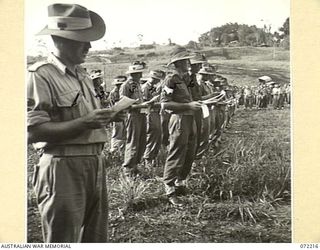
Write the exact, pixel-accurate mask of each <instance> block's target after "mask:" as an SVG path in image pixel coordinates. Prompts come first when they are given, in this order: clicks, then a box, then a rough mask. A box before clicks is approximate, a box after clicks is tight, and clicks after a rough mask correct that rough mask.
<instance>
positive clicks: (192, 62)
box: [190, 60, 207, 64]
mask: <svg viewBox="0 0 320 250" xmlns="http://www.w3.org/2000/svg"><path fill="white" fill-rule="evenodd" d="M206 62H207V61H192V60H191V61H190V64H202V63H206Z"/></svg>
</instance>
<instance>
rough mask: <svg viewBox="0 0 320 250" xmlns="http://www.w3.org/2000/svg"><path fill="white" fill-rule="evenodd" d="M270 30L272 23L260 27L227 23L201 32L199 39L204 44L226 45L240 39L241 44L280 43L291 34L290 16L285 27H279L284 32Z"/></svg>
mask: <svg viewBox="0 0 320 250" xmlns="http://www.w3.org/2000/svg"><path fill="white" fill-rule="evenodd" d="M270 30H271V26H270V25H269V26H268V27H267V26H266V25H264V27H263V28H258V27H257V26H256V25H251V26H249V25H247V24H238V23H227V24H224V25H222V26H219V27H214V28H212V29H211V30H210V31H208V32H205V33H203V34H201V35H200V37H199V38H198V40H199V43H200V44H201V45H202V46H225V45H228V44H229V43H230V42H233V41H238V43H239V46H258V45H261V44H267V45H269V46H273V44H274V41H276V42H277V43H279V42H280V39H283V38H284V37H286V36H289V18H287V19H286V22H285V23H284V24H283V27H281V28H279V31H280V32H283V34H281V35H280V34H279V33H278V32H275V33H274V34H271V32H270Z"/></svg>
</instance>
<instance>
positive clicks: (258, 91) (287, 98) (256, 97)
mask: <svg viewBox="0 0 320 250" xmlns="http://www.w3.org/2000/svg"><path fill="white" fill-rule="evenodd" d="M265 79H268V80H269V79H270V80H269V81H268V82H266V81H265ZM290 92H291V87H290V83H287V84H282V85H280V84H279V83H275V82H273V81H271V78H270V77H267V76H263V77H260V78H259V84H258V85H257V86H251V87H249V86H244V87H242V88H240V91H238V96H237V97H238V98H237V99H238V105H244V107H245V108H246V109H252V108H253V107H256V108H257V109H266V108H267V107H268V105H272V107H273V108H274V109H284V107H285V104H286V105H290V102H291V93H290Z"/></svg>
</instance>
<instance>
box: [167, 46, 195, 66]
mask: <svg viewBox="0 0 320 250" xmlns="http://www.w3.org/2000/svg"><path fill="white" fill-rule="evenodd" d="M170 56H171V58H170V62H169V63H168V64H167V66H169V65H170V64H172V63H174V62H176V61H181V60H185V59H190V58H192V55H190V53H189V51H187V49H186V48H185V47H182V46H177V47H175V48H174V49H173V50H172V51H171V53H170Z"/></svg>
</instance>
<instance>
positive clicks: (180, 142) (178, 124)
mask: <svg viewBox="0 0 320 250" xmlns="http://www.w3.org/2000/svg"><path fill="white" fill-rule="evenodd" d="M169 141H170V144H169V148H168V154H167V159H166V163H165V166H164V173H163V181H164V184H165V185H166V186H171V187H173V186H174V183H175V182H176V181H183V180H185V179H186V178H187V176H188V174H189V173H190V170H191V167H192V163H193V161H194V159H195V154H196V124H195V121H194V117H193V116H192V115H181V114H172V115H171V117H170V120H169ZM171 190H173V189H171ZM171 190H170V189H166V192H167V194H169V192H172V191H171Z"/></svg>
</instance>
